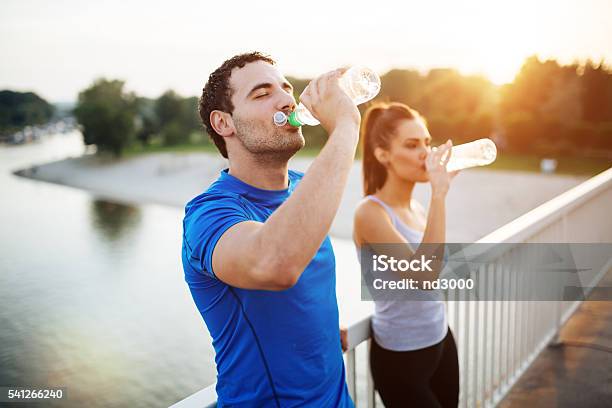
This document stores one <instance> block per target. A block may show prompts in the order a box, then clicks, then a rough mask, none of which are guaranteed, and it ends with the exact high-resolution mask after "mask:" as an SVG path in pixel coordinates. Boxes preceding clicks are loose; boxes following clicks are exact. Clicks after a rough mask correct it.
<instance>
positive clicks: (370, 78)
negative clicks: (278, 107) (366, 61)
mask: <svg viewBox="0 0 612 408" xmlns="http://www.w3.org/2000/svg"><path fill="white" fill-rule="evenodd" d="M339 85H340V87H341V88H342V90H343V91H344V92H346V94H347V95H348V96H349V97H350V98H351V99H352V100H353V102H355V105H361V104H362V103H364V102H367V101H369V100H371V99H373V98H374V97H375V96H376V95H378V92H380V77H379V76H378V74H376V72H374V71H372V70H371V69H369V68H365V67H351V68H349V69H348V70H347V71H346V72H345V73H344V75H342V77H341V78H340V81H339ZM273 119H274V124H275V125H277V126H284V125H285V124H286V123H287V122H289V124H290V125H291V126H295V127H299V126H302V125H311V126H315V125H318V124H319V121H318V120H317V119H315V118H314V116H312V114H311V113H310V112H309V111H308V109H306V107H305V106H304V105H303V104H302V103H300V104H299V105H298V106H297V108H296V109H295V110H294V111H293V112H291V113H290V114H289V116H288V117H287V115H285V114H284V113H283V112H276V113H275V114H274V118H273Z"/></svg>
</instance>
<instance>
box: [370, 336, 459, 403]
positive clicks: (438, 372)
mask: <svg viewBox="0 0 612 408" xmlns="http://www.w3.org/2000/svg"><path fill="white" fill-rule="evenodd" d="M370 367H371V369H372V377H373V378H374V387H375V388H376V389H377V390H378V393H379V394H380V397H381V398H382V401H383V403H384V404H385V407H386V408H396V407H401V408H405V407H456V406H457V404H458V403H459V362H458V360H457V346H456V345H455V339H454V338H453V334H452V333H451V331H450V328H449V329H448V334H447V335H446V337H445V338H444V340H442V341H441V342H440V343H438V344H434V345H433V346H430V347H426V348H424V349H419V350H413V351H391V350H387V349H384V348H382V347H381V346H380V345H379V344H378V343H376V341H375V340H374V338H372V347H371V349H370Z"/></svg>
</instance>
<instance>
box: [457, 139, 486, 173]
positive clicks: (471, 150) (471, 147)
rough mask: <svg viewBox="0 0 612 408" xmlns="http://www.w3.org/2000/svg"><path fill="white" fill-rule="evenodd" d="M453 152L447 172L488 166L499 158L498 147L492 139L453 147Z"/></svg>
mask: <svg viewBox="0 0 612 408" xmlns="http://www.w3.org/2000/svg"><path fill="white" fill-rule="evenodd" d="M451 150H452V152H451V158H450V160H449V161H448V164H447V165H446V170H447V171H455V170H462V169H467V168H469V167H476V166H486V165H487V164H491V163H493V162H494V161H495V159H496V158H497V147H496V146H495V143H493V141H492V140H491V139H478V140H475V141H473V142H469V143H464V144H460V145H457V146H453V147H452V149H451Z"/></svg>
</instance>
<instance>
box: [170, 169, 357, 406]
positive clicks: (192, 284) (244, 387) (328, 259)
mask: <svg viewBox="0 0 612 408" xmlns="http://www.w3.org/2000/svg"><path fill="white" fill-rule="evenodd" d="M302 176H303V174H302V173H298V172H295V171H289V188H287V189H286V190H274V191H270V190H262V189H258V188H255V187H253V186H250V185H248V184H246V183H244V182H242V181H241V180H239V179H237V178H236V177H233V176H232V175H230V174H229V173H228V172H227V169H226V170H223V171H222V172H221V176H220V177H219V178H218V179H217V180H216V181H215V182H214V183H213V184H212V185H211V186H210V187H209V188H208V190H206V191H205V192H204V193H202V194H200V195H199V196H197V197H195V198H194V199H193V200H191V201H190V202H189V203H188V204H187V206H186V208H185V218H184V220H183V231H184V235H183V253H182V258H183V268H184V271H185V280H186V281H187V284H188V286H189V289H190V290H191V294H192V296H193V299H194V301H195V304H196V306H197V308H198V310H199V311H200V313H201V314H202V317H203V318H204V321H205V322H206V325H207V327H208V330H209V331H210V334H211V336H212V339H213V347H214V348H215V352H216V356H215V362H216V364H217V389H216V390H217V395H218V399H219V402H218V403H219V406H225V405H231V406H241V407H243V406H244V407H279V406H280V407H292V406H298V405H299V406H313V407H353V402H352V400H351V398H350V396H349V394H348V390H347V386H346V381H345V372H344V362H343V360H342V350H341V347H340V333H339V325H338V304H337V301H336V275H335V273H336V272H335V266H336V265H335V259H334V253H333V249H332V246H331V242H330V240H329V237H326V238H325V241H324V242H323V244H322V245H321V247H320V248H319V250H318V252H317V254H316V255H315V256H314V258H313V259H312V261H311V262H310V263H309V264H308V266H307V267H306V269H305V270H304V272H303V273H302V275H301V276H300V278H299V280H298V282H297V284H296V285H295V286H293V287H291V288H290V289H287V290H283V291H266V290H248V289H239V288H236V287H233V286H230V285H227V284H225V283H224V282H222V281H221V280H219V279H217V278H216V276H215V273H214V271H213V269H212V254H213V250H214V249H215V245H216V243H217V241H218V240H219V238H220V237H221V235H223V233H224V232H225V231H227V229H229V228H230V227H231V226H233V225H235V224H237V223H239V222H243V221H259V222H265V221H266V219H267V218H268V217H269V216H270V215H271V214H272V213H273V212H274V210H276V208H278V207H279V206H280V205H281V204H282V203H283V202H284V201H285V200H286V199H287V198H288V197H289V196H290V195H291V193H292V192H293V190H294V189H295V188H296V186H297V184H298V183H299V181H300V180H301V178H302ZM235 256H241V254H240V253H236V254H235ZM278 256H283V255H282V254H279V255H278Z"/></svg>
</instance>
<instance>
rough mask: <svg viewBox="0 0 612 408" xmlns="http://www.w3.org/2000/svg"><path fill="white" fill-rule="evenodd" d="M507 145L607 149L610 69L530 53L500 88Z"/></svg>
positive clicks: (610, 145) (611, 141)
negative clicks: (512, 79)
mask: <svg viewBox="0 0 612 408" xmlns="http://www.w3.org/2000/svg"><path fill="white" fill-rule="evenodd" d="M499 111H500V117H501V122H502V129H503V132H504V135H505V139H506V140H507V142H508V149H509V150H512V151H517V152H533V153H541V154H551V153H552V154H574V155H575V154H577V153H580V152H582V153H585V154H587V153H590V152H593V151H595V150H607V151H610V150H612V135H611V132H610V129H612V72H611V71H610V69H608V68H606V67H605V66H604V65H603V64H599V65H597V66H595V65H594V64H593V63H592V62H591V61H587V62H586V63H585V64H584V65H582V66H580V65H578V64H571V65H567V66H561V65H559V64H558V63H557V62H556V61H552V60H549V61H544V62H542V61H540V60H539V59H538V58H537V57H535V56H533V57H530V58H528V59H527V60H526V61H525V63H524V64H523V66H522V68H521V70H520V72H519V73H518V75H517V76H516V78H515V80H514V82H513V83H511V84H508V85H506V86H505V87H504V88H503V89H502V91H501V103H500V110H499Z"/></svg>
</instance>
